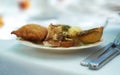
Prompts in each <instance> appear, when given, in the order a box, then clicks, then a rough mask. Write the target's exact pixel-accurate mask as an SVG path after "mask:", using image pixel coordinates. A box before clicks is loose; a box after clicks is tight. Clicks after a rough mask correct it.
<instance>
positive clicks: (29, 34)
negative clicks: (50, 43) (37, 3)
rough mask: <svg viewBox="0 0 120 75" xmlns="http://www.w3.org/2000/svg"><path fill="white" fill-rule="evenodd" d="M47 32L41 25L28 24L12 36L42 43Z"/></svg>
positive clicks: (13, 32)
mask: <svg viewBox="0 0 120 75" xmlns="http://www.w3.org/2000/svg"><path fill="white" fill-rule="evenodd" d="M47 32H48V31H47V28H45V27H43V26H41V25H37V24H27V25H24V26H22V27H21V28H19V29H18V30H16V31H12V32H11V34H15V35H16V36H17V37H21V38H22V39H24V40H28V41H31V42H35V43H40V42H42V41H43V40H44V39H45V37H46V35H47Z"/></svg>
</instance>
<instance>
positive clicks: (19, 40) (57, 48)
mask: <svg viewBox="0 0 120 75" xmlns="http://www.w3.org/2000/svg"><path fill="white" fill-rule="evenodd" d="M17 41H18V42H20V43H21V44H23V45H25V46H29V47H34V48H39V49H46V50H60V51H63V50H76V49H85V48H91V47H95V46H98V45H100V44H102V43H103V39H101V40H100V41H99V42H96V43H92V44H88V45H83V46H74V47H47V46H43V45H40V44H35V43H32V42H30V41H26V40H22V39H17Z"/></svg>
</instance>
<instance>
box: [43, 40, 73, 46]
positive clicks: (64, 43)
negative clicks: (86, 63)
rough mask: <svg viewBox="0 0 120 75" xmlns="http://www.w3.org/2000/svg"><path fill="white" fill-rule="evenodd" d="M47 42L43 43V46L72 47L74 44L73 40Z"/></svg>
mask: <svg viewBox="0 0 120 75" xmlns="http://www.w3.org/2000/svg"><path fill="white" fill-rule="evenodd" d="M46 43H47V44H45V43H44V45H45V46H52V47H72V46H75V42H74V41H53V40H49V41H46Z"/></svg>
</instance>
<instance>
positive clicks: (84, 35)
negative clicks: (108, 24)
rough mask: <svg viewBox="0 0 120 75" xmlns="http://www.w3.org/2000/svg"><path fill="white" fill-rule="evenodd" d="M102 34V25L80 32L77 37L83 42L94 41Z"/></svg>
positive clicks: (98, 39)
mask: <svg viewBox="0 0 120 75" xmlns="http://www.w3.org/2000/svg"><path fill="white" fill-rule="evenodd" d="M102 34H103V27H99V28H94V29H90V30H87V31H83V32H81V34H80V35H79V39H80V41H82V42H83V43H85V44H89V43H95V42H97V41H100V39H101V37H102Z"/></svg>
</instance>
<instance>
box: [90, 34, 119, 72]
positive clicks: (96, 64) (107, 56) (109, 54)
mask: <svg viewBox="0 0 120 75" xmlns="http://www.w3.org/2000/svg"><path fill="white" fill-rule="evenodd" d="M118 54H120V33H119V34H118V35H117V36H116V38H115V39H114V41H113V43H112V46H111V47H110V48H109V49H108V50H107V51H106V52H105V53H103V54H102V55H101V56H100V57H98V58H96V59H94V60H92V61H90V62H89V66H88V67H89V68H90V69H94V70H97V69H100V68H101V67H103V66H104V65H105V64H106V63H108V62H109V61H110V60H112V59H113V58H115V57H116V56H117V55H118Z"/></svg>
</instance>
